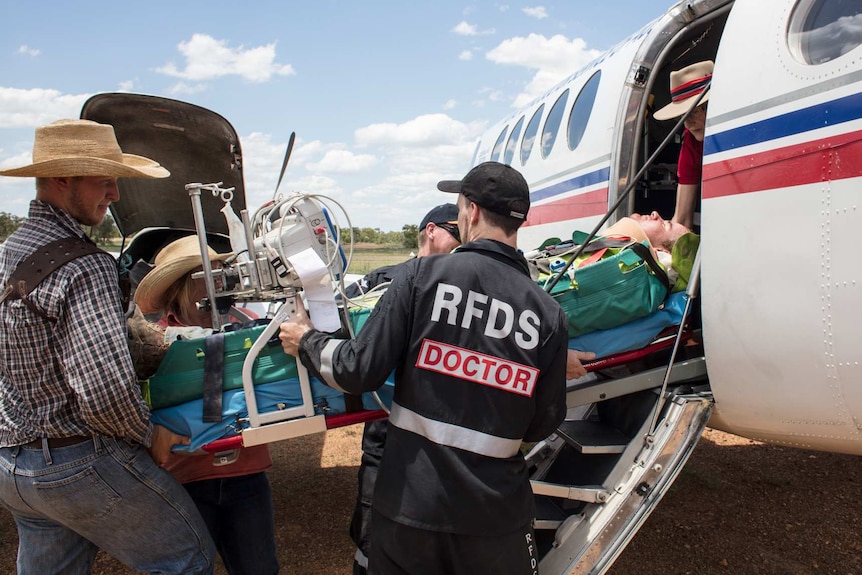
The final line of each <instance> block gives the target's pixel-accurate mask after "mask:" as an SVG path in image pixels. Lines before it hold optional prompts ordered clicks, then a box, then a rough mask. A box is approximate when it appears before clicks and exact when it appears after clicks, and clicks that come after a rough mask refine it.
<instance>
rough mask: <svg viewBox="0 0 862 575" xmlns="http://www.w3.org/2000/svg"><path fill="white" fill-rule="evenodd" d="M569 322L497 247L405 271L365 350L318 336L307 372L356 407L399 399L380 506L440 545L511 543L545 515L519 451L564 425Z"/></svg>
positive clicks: (371, 327)
mask: <svg viewBox="0 0 862 575" xmlns="http://www.w3.org/2000/svg"><path fill="white" fill-rule="evenodd" d="M567 343H568V342H567V336H566V319H565V316H564V315H563V312H562V310H561V309H560V306H559V305H558V304H557V303H556V301H554V300H553V299H552V298H551V297H550V296H549V295H548V294H546V293H545V292H544V291H543V290H542V289H541V288H540V287H539V286H538V285H537V284H536V283H535V282H534V281H533V280H531V279H530V276H529V273H528V269H527V264H526V261H525V260H524V258H523V257H522V256H521V255H520V254H519V253H518V252H517V251H516V250H514V249H512V248H511V247H509V246H506V245H504V244H502V243H499V242H496V241H493V240H478V241H475V242H470V243H468V244H465V245H463V246H461V247H460V248H458V249H457V250H456V251H455V252H453V253H452V254H445V255H433V256H426V257H424V258H417V259H415V260H411V261H409V262H406V263H404V264H402V265H401V266H399V269H398V272H397V274H396V275H395V277H394V279H393V280H392V284H391V285H390V286H389V289H388V290H387V292H386V293H385V294H384V295H383V297H382V298H381V299H380V301H379V302H378V303H377V305H376V307H375V308H374V310H373V311H372V313H371V315H370V317H369V318H368V321H367V322H366V324H365V326H364V327H363V328H362V330H361V331H360V332H359V334H358V335H357V337H356V339H355V340H335V339H331V336H330V335H328V334H326V333H323V332H319V331H316V330H312V331H310V332H308V333H307V334H306V335H305V336H303V338H302V341H301V342H300V359H301V361H302V363H303V364H304V365H305V366H306V367H308V368H309V369H311V370H312V371H313V372H316V374H317V375H318V376H319V377H320V378H321V380H322V381H324V382H326V383H327V384H328V385H330V386H332V387H335V388H336V389H341V390H343V391H347V392H350V393H360V392H365V391H371V390H374V389H377V388H378V387H380V386H381V385H382V384H383V382H384V380H385V379H386V377H387V376H388V375H389V374H390V373H391V372H392V370H393V369H394V370H395V397H394V402H393V406H392V413H391V414H390V418H389V423H390V426H389V434H388V437H387V440H386V450H385V452H384V454H383V461H382V463H381V466H380V474H379V477H378V480H377V487H376V490H375V493H374V506H375V509H377V510H378V511H379V512H380V513H382V514H383V515H385V516H387V517H389V518H390V519H392V520H394V521H397V522H400V523H405V524H408V525H412V526H414V527H419V528H423V529H429V530H434V531H444V532H450V533H460V534H471V535H502V534H506V533H510V532H512V531H513V530H515V529H517V528H520V527H522V526H523V525H524V524H526V523H527V522H528V521H529V520H530V519H531V518H532V517H533V515H534V508H533V498H532V492H531V489H530V484H529V478H528V474H527V469H526V465H525V462H524V458H523V456H522V454H521V452H520V449H519V448H520V445H521V441H522V440H525V441H538V440H540V439H543V438H545V437H547V436H548V435H550V434H551V433H552V432H553V431H554V430H555V429H556V428H557V426H558V425H559V424H560V422H561V421H562V419H563V417H564V415H565V409H566V406H565V379H566V378H565V372H566V349H567Z"/></svg>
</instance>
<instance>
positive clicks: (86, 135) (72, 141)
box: [0, 120, 171, 178]
mask: <svg viewBox="0 0 862 575" xmlns="http://www.w3.org/2000/svg"><path fill="white" fill-rule="evenodd" d="M170 175H171V173H170V172H169V171H167V170H166V169H165V168H163V167H162V166H160V165H159V163H158V162H156V161H153V160H151V159H149V158H145V157H143V156H135V155H134V154H124V153H123V151H122V150H121V149H120V145H119V144H118V143H117V137H116V135H115V134H114V127H113V126H109V125H107V124H98V123H96V122H92V121H90V120H58V121H56V122H54V123H52V124H48V125H47V126H39V127H38V128H36V138H35V140H34V142H33V163H32V164H29V165H27V166H23V167H20V168H11V169H8V170H0V176H18V177H29V178H67V177H73V176H108V177H114V178H167V177H168V176H170Z"/></svg>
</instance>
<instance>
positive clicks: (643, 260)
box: [528, 232, 670, 337]
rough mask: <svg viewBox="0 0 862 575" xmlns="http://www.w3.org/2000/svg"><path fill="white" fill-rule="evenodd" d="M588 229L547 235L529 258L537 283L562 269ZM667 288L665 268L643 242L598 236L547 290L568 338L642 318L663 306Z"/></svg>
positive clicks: (646, 243) (668, 287)
mask: <svg viewBox="0 0 862 575" xmlns="http://www.w3.org/2000/svg"><path fill="white" fill-rule="evenodd" d="M586 237H587V234H584V233H583V232H575V233H574V234H573V235H572V240H571V241H567V242H560V240H557V239H554V240H548V241H546V242H544V243H543V244H542V246H541V247H540V248H539V249H538V250H535V251H533V252H531V253H530V255H529V257H528V262H529V263H530V264H531V268H533V270H534V275H535V277H536V279H537V281H538V283H539V285H540V286H542V287H545V286H548V285H550V282H552V281H553V278H554V276H556V275H558V274H559V273H561V272H562V271H563V269H564V268H565V266H566V265H567V264H568V262H569V261H570V260H571V258H572V256H573V255H574V254H575V253H576V252H577V250H578V248H579V244H578V241H579V240H583V239H586ZM669 291H670V286H669V281H668V276H667V272H666V271H665V269H664V267H663V266H662V265H661V263H659V262H658V261H657V260H656V258H655V257H654V256H653V252H652V250H651V249H650V246H649V243H648V242H647V241H644V242H638V241H636V240H633V239H631V238H620V237H616V236H615V237H613V238H607V237H597V238H595V239H593V240H592V241H590V242H589V243H588V244H587V245H586V246H585V247H584V249H583V251H582V252H581V254H580V255H579V256H578V258H577V260H576V261H575V262H574V263H572V265H571V266H569V267H568V268H567V269H566V270H565V272H563V276H562V277H560V278H559V280H558V281H557V283H556V284H555V285H554V286H553V288H552V289H551V291H550V294H551V296H552V297H553V298H554V299H556V300H557V302H559V304H560V307H562V308H563V311H564V312H565V314H566V319H567V320H568V335H569V337H577V336H579V335H583V334H585V333H590V332H592V331H596V330H601V329H609V328H612V327H616V326H619V325H622V324H624V323H628V322H630V321H633V320H636V319H639V318H642V317H645V316H647V315H649V314H651V313H653V312H654V311H656V310H657V309H659V307H660V306H661V305H662V303H663V302H664V301H665V298H666V297H667V295H668V293H669Z"/></svg>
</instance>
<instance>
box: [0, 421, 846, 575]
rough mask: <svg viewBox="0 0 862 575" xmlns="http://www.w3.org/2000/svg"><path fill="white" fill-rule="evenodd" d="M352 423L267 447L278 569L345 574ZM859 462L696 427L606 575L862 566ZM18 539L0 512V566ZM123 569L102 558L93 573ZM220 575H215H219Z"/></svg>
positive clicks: (781, 573) (774, 574)
mask: <svg viewBox="0 0 862 575" xmlns="http://www.w3.org/2000/svg"><path fill="white" fill-rule="evenodd" d="M361 432H362V427H361V426H352V427H347V428H342V429H337V430H333V431H329V432H327V433H326V434H319V435H314V436H308V437H304V438H300V439H295V440H291V441H285V442H280V443H276V444H273V446H272V449H273V459H274V461H275V464H274V467H273V469H272V471H271V472H270V480H271V482H272V485H273V491H274V497H275V505H276V523H277V525H276V527H277V529H278V547H279V555H280V561H281V565H282V571H281V572H282V573H284V574H291V575H349V574H350V565H351V561H352V556H353V548H352V545H351V542H350V540H349V538H348V537H347V523H348V519H349V517H350V513H351V510H352V507H353V501H354V497H355V490H356V471H357V467H358V464H359V444H360V436H361ZM860 464H862V461H860V458H858V457H855V456H847V455H835V454H828V453H819V452H809V451H800V450H796V449H790V448H782V447H777V446H772V445H764V444H761V443H757V442H754V441H749V440H747V439H742V438H740V437H736V436H733V435H728V434H725V433H721V432H718V431H714V430H706V431H705V432H704V436H703V438H702V440H701V441H700V443H699V444H698V447H697V448H696V449H695V451H694V454H693V455H692V457H691V459H690V460H689V463H688V465H687V466H686V467H685V469H684V470H683V471H682V473H681V474H680V476H679V478H678V479H677V481H676V483H675V485H674V486H673V488H672V489H671V490H670V492H669V493H668V494H667V495H666V496H665V498H664V499H663V501H662V502H661V504H660V505H659V506H658V508H657V510H656V511H655V512H654V513H653V514H652V516H651V517H650V518H649V519H648V520H647V521H646V523H645V524H644V526H643V528H642V529H641V530H640V532H639V533H638V534H637V535H636V536H635V538H634V539H633V540H632V542H631V544H630V545H629V546H628V547H627V549H626V550H625V551H624V552H623V553H622V555H621V556H620V558H619V559H618V560H617V562H616V564H615V565H614V566H613V567H612V568H611V569H610V571H609V573H610V575H635V574H637V575H688V574H691V575H717V574H721V575H803V574H811V575H832V574H835V575H857V574H860V573H862V519H860V514H859V503H858V501H859V498H860V495H862V465H860ZM16 546H17V537H16V533H15V526H14V523H13V522H12V520H11V517H10V516H9V515H8V513H6V512H5V511H0V573H14V572H15V552H16ZM93 572H94V573H95V574H100V575H125V574H129V573H132V571H130V570H128V569H126V568H124V567H123V566H121V565H119V564H118V563H117V562H116V561H114V560H113V559H111V558H110V557H108V556H106V555H104V554H100V556H99V558H98V560H97V564H96V568H95V569H94V571H93ZM217 572H218V573H221V574H223V573H224V571H223V570H219V571H217Z"/></svg>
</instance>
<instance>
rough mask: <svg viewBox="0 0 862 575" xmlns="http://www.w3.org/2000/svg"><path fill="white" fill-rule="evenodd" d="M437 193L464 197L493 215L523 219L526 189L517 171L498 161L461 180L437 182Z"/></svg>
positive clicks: (526, 206)
mask: <svg viewBox="0 0 862 575" xmlns="http://www.w3.org/2000/svg"><path fill="white" fill-rule="evenodd" d="M437 189H438V190H440V191H441V192H450V193H453V194H464V196H465V197H466V198H467V199H468V200H470V201H471V202H473V203H475V204H478V205H480V206H482V207H483V208H485V209H486V210H490V211H492V212H494V213H497V214H502V215H504V216H509V217H512V218H516V219H518V220H526V219H527V212H528V211H530V187H529V186H528V185H527V180H525V179H524V176H522V175H521V172H519V171H518V170H516V169H515V168H513V167H512V166H507V165H506V164H501V163H499V162H483V163H481V164H479V165H478V166H476V167H475V168H473V169H472V170H470V171H469V172H467V175H466V176H464V179H462V180H443V181H441V182H437Z"/></svg>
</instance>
